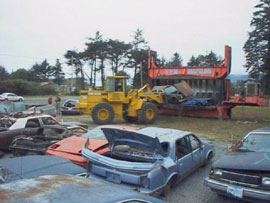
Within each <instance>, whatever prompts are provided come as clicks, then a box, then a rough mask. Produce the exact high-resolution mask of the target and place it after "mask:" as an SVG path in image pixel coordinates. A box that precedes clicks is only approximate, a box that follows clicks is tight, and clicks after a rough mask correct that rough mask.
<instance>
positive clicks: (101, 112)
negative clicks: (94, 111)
mask: <svg viewBox="0 0 270 203" xmlns="http://www.w3.org/2000/svg"><path fill="white" fill-rule="evenodd" d="M98 118H99V119H100V120H107V119H108V118H109V111H108V110H107V109H100V110H99V111H98Z"/></svg>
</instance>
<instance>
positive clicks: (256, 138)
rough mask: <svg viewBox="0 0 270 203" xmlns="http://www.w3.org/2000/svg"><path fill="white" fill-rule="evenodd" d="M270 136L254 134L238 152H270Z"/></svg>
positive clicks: (243, 142)
mask: <svg viewBox="0 0 270 203" xmlns="http://www.w3.org/2000/svg"><path fill="white" fill-rule="evenodd" d="M269 146H270V134H259V133H252V134H250V135H248V136H247V137H246V138H245V139H244V140H243V141H242V143H241V144H240V145H239V147H238V148H237V150H238V151H248V152H265V153H268V152H270V148H269Z"/></svg>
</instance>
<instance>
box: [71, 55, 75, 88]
mask: <svg viewBox="0 0 270 203" xmlns="http://www.w3.org/2000/svg"><path fill="white" fill-rule="evenodd" d="M73 72H74V71H73V56H71V91H72V90H73Z"/></svg>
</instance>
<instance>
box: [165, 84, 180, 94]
mask: <svg viewBox="0 0 270 203" xmlns="http://www.w3.org/2000/svg"><path fill="white" fill-rule="evenodd" d="M164 92H165V93H166V94H177V89H176V88H175V87H174V86H169V87H167V88H165V89H164Z"/></svg>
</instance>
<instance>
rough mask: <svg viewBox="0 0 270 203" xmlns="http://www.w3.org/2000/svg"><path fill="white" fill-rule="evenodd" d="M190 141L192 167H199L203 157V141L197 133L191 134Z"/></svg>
mask: <svg viewBox="0 0 270 203" xmlns="http://www.w3.org/2000/svg"><path fill="white" fill-rule="evenodd" d="M188 137H189V142H190V148H191V151H192V152H191V154H192V167H193V169H195V168H197V167H199V166H200V165H201V161H202V160H201V159H202V148H201V142H200V140H199V139H198V138H197V137H196V136H195V135H192V134H191V135H189V136H188Z"/></svg>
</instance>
